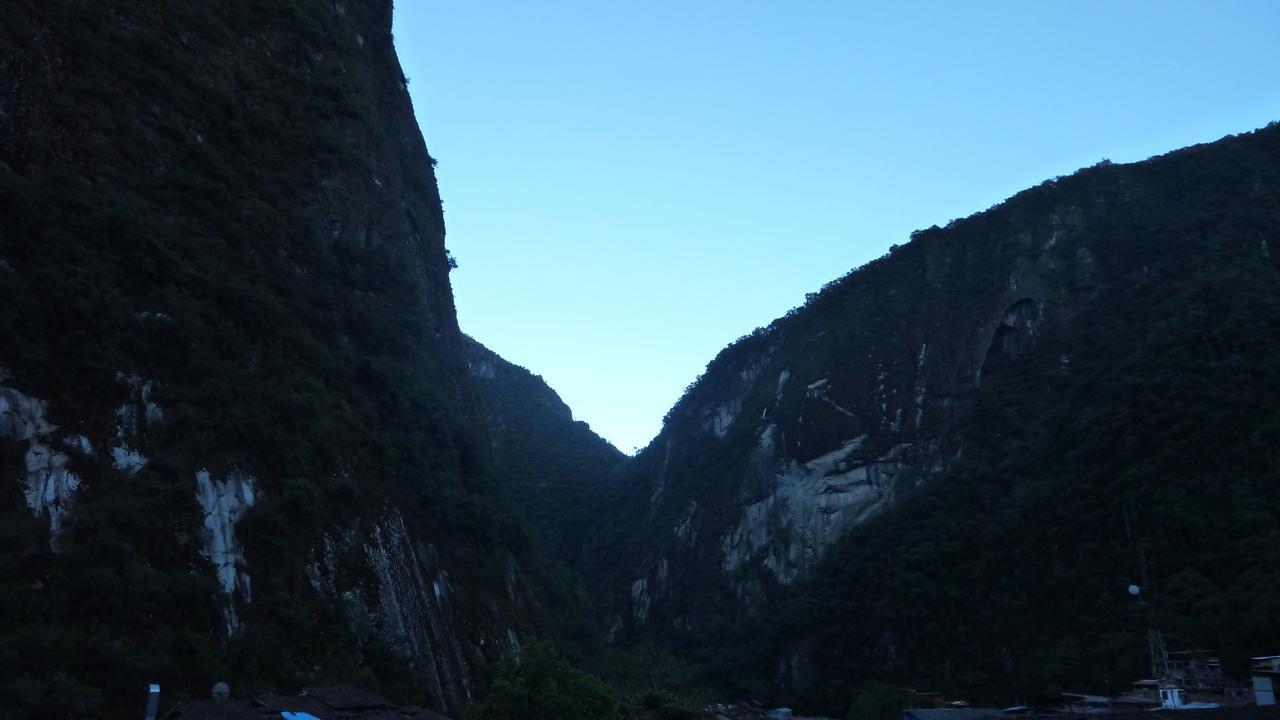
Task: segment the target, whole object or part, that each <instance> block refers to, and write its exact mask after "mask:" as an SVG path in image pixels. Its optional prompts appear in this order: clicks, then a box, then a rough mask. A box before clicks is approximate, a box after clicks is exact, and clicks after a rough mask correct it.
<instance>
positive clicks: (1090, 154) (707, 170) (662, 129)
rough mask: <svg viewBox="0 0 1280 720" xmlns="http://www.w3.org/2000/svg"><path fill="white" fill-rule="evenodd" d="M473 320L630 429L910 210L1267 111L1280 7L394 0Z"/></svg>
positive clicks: (604, 425) (982, 200)
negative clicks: (726, 348) (732, 344)
mask: <svg viewBox="0 0 1280 720" xmlns="http://www.w3.org/2000/svg"><path fill="white" fill-rule="evenodd" d="M394 32H395V38H396V47H397V50H398V52H399V55H400V61H401V64H402V66H403V68H404V71H405V74H406V75H407V76H408V77H409V79H410V85H409V90H410V93H411V94H412V97H413V103H414V109H415V112H416V114H417V118H418V122H419V125H420V126H421V128H422V131H423V135H424V137H425V138H426V142H427V147H428V149H429V151H430V153H431V155H432V157H434V158H436V159H437V160H438V161H439V165H438V167H437V169H436V173H437V178H438V180H439V183H440V193H441V196H442V198H443V201H444V212H445V224H446V232H447V237H446V244H447V246H448V247H449V250H450V251H451V252H452V253H453V255H454V256H455V257H456V258H457V261H458V265H459V267H458V269H457V270H455V271H454V272H453V274H452V281H453V289H454V295H455V298H456V302H457V307H458V318H459V321H460V323H461V325H462V329H463V330H464V331H465V332H467V333H468V334H470V335H471V336H472V337H474V338H476V339H477V340H479V341H480V342H482V343H484V344H485V345H486V346H488V347H489V348H490V349H492V350H494V351H495V352H497V353H498V354H500V355H502V356H503V357H504V358H506V359H507V360H509V361H511V362H513V363H516V364H517V365H522V366H524V367H526V368H528V369H529V370H531V371H532V372H534V373H536V374H539V375H541V376H542V377H543V378H544V379H545V380H546V381H547V383H548V384H550V385H551V387H553V388H554V389H555V390H556V391H557V392H558V393H559V394H560V396H561V398H563V399H564V401H565V402H566V403H567V404H568V405H569V406H570V407H571V408H572V409H573V412H574V416H575V418H577V419H579V420H585V421H586V422H588V423H590V425H591V427H592V429H593V430H595V431H596V432H597V433H599V434H601V435H602V436H604V437H605V438H606V439H608V440H610V441H611V442H613V443H614V444H615V445H617V446H618V448H619V449H621V450H623V451H625V452H632V451H634V450H635V449H637V448H640V447H643V446H645V445H647V444H648V442H649V441H650V440H651V439H652V438H653V436H654V435H655V434H656V433H657V432H658V430H659V429H660V427H661V423H662V417H663V416H664V415H665V414H666V412H667V410H668V409H669V408H670V407H671V405H672V404H674V402H675V401H676V400H677V399H678V398H679V397H680V395H681V394H682V393H683V391H684V388H685V386H686V385H688V384H689V383H690V382H691V381H693V380H694V378H696V377H697V376H698V374H699V373H700V372H701V371H702V370H703V369H704V368H705V367H706V364H707V363H708V362H709V361H710V360H711V358H713V357H714V356H715V354H716V353H717V352H719V351H720V349H722V348H723V347H724V346H725V345H727V344H729V343H730V342H732V341H733V340H734V339H736V338H738V337H740V336H742V335H744V334H747V333H749V332H750V331H751V330H753V329H754V328H756V327H758V326H761V325H767V324H768V323H769V322H770V321H771V320H772V319H773V318H775V317H778V316H779V315H783V314H785V313H786V311H787V310H788V309H790V308H792V307H794V306H796V305H800V304H802V303H803V302H804V295H805V293H807V292H812V291H814V290H817V289H818V288H819V287H820V286H821V285H822V284H823V283H825V282H828V281H830V280H832V279H834V278H836V277H838V276H840V275H842V274H844V273H845V272H846V271H848V270H849V269H850V268H852V267H856V266H858V265H861V264H862V263H864V262H865V261H867V260H869V259H872V258H875V257H878V256H880V255H882V254H884V252H886V251H887V249H888V247H889V246H890V245H891V244H894V243H902V242H905V241H906V240H907V237H908V235H909V234H910V233H911V231H912V230H915V229H918V228H925V227H929V226H930V225H934V224H939V225H941V224H945V223H946V222H947V221H949V220H951V219H953V218H957V217H964V216H967V215H970V214H972V213H974V212H978V211H980V210H984V209H986V208H988V207H990V206H992V205H994V204H996V203H998V202H1000V201H1001V200H1003V199H1005V198H1007V197H1008V196H1010V195H1012V194H1014V193H1015V192H1017V191H1019V190H1021V189H1023V188H1025V187H1029V186H1032V185H1036V184H1038V183H1040V182H1041V181H1043V180H1045V179H1047V178H1050V177H1054V176H1057V175H1065V174H1069V173H1071V172H1073V171H1074V170H1076V169H1078V168H1080V167H1084V166H1088V165H1092V164H1094V163H1096V162H1098V161H1099V160H1102V159H1104V158H1106V159H1109V160H1112V161H1114V162H1130V161H1136V160H1141V159H1145V158H1147V157H1150V156H1152V155H1156V154H1160V153H1163V152H1166V151H1169V150H1172V149H1175V148H1177V147H1181V146H1185V145H1190V144H1194V143H1198V142H1207V141H1211V140H1215V139H1217V138H1219V137H1222V136H1223V135H1227V134H1231V133H1238V132H1243V131H1247V130H1252V129H1255V128H1258V127H1261V126H1264V125H1266V124H1267V123H1268V122H1270V121H1273V120H1280V79H1277V78H1278V77H1280V76H1277V75H1276V71H1277V70H1278V69H1280V2H1275V1H1274V0H1260V1H1258V2H1248V1H1245V0H1203V1H1201V2H1176V1H1173V0H1170V1H1165V2H1155V1H1152V2H1125V1H1123V0H1108V1H1106V2H1091V1H1089V0H1070V1H1057V0H1043V1H1038V2H959V1H953V2H858V1H855V0H844V1H842V2H817V1H807V0H788V1H786V2H784V1H782V0H775V1H773V2H755V1H753V0H735V1H732V2H729V1H718V0H706V1H699V0H644V1H643V2H639V1H630V2H622V1H621V0H592V1H590V2H577V1H574V0H557V1H556V2H550V3H531V2H525V1H520V2H514V1H513V2H491V1H487V0H468V1H467V2H448V3H446V2H435V1H431V0H398V1H397V2H396V13H395V27H394Z"/></svg>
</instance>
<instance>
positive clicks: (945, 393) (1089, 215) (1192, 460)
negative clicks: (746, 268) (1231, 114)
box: [586, 126, 1280, 714]
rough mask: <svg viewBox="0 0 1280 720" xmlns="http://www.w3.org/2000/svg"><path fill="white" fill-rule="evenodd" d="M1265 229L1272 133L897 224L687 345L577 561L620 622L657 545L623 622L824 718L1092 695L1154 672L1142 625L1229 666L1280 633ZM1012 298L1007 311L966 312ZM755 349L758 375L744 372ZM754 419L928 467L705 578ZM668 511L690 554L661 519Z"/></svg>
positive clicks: (1276, 195)
mask: <svg viewBox="0 0 1280 720" xmlns="http://www.w3.org/2000/svg"><path fill="white" fill-rule="evenodd" d="M1278 246H1280V127H1277V126H1272V127H1268V128H1266V129H1264V130H1260V131H1258V132H1255V133H1251V134H1246V135H1241V136H1237V137H1232V138H1227V139H1224V140H1222V141H1220V142H1218V143H1213V144H1209V145H1204V146H1197V147H1194V148H1189V149H1186V150H1182V151H1178V152H1175V153H1171V154H1170V155H1167V156H1163V157H1160V158H1155V159H1152V160H1151V161H1148V162H1145V163H1138V164H1134V165H1124V166H1122V165H1112V164H1109V163H1102V164H1100V165H1099V166H1096V167H1094V168H1089V169H1086V170H1083V171H1081V172H1079V173H1077V174H1075V175H1073V176H1071V177H1066V178H1060V179H1056V180H1054V181H1049V182H1046V183H1045V184H1044V185H1042V186H1040V187H1037V188H1033V189H1031V190H1028V191H1026V192H1024V193H1020V194H1019V195H1017V196H1015V197H1014V198H1011V199H1010V200H1009V201H1007V202H1006V203H1003V204H1001V205H1000V206H997V207H996V208H993V209H992V210H989V211H987V212H984V213H980V214H978V215H975V216H974V217H972V218H969V219H965V220H960V221H956V222H954V223H952V224H950V225H949V226H948V227H946V228H932V229H929V230H926V231H923V232H920V233H917V234H916V235H915V236H914V237H913V239H912V241H911V242H910V243H907V244H905V245H903V246H901V247H898V248H895V249H894V250H893V251H892V252H891V253H890V254H889V255H887V256H886V257H884V258H882V259H880V260H878V261H876V262H873V263H871V264H869V265H868V266H866V267H864V268H861V269H859V270H857V271H855V272H852V273H850V274H849V275H847V276H845V277H844V278H842V279H840V280H839V281H837V282H834V283H832V284H830V285H828V286H827V287H825V288H823V290H822V291H821V292H818V293H815V294H813V295H811V296H810V298H809V301H808V302H807V303H806V305H805V306H804V307H803V308H800V309H797V310H796V311H793V312H792V313H790V314H788V316H787V317H785V318H780V319H779V320H778V321H776V322H775V323H773V324H772V325H770V326H769V327H768V328H764V329H762V330H760V331H758V332H757V333H754V334H752V335H750V336H748V337H745V338H743V339H742V340H740V341H739V342H738V343H736V344H735V345H733V346H732V347H730V348H728V349H726V350H725V351H724V352H723V353H721V355H720V356H718V357H717V358H716V359H715V360H714V361H713V362H712V363H711V364H710V365H709V366H708V369H707V372H706V373H705V374H704V376H703V377H702V378H701V379H700V380H699V382H697V383H695V384H694V385H692V386H691V387H690V388H689V391H688V392H687V394H686V396H685V397H684V398H683V399H682V400H681V402H680V403H679V404H677V406H676V407H675V408H673V410H672V412H671V414H669V415H668V418H667V423H666V427H665V428H664V432H663V434H662V435H660V436H659V437H658V438H657V440H656V441H655V443H654V444H653V445H652V446H650V448H648V449H647V450H646V451H645V452H644V453H642V454H641V455H640V456H639V457H638V458H637V459H636V460H635V461H634V462H633V463H631V464H629V465H628V466H626V467H624V468H622V469H621V470H620V471H619V473H620V476H621V477H622V478H623V480H622V481H620V482H618V483H616V484H615V485H614V487H615V489H616V492H617V494H618V495H617V498H616V500H615V502H617V503H618V504H619V505H623V506H626V507H627V508H628V510H627V511H626V512H624V513H621V515H622V517H623V521H622V522H614V523H611V524H610V525H609V526H602V527H601V528H599V534H598V535H597V542H596V543H595V544H594V545H593V547H592V548H591V551H590V552H589V553H588V554H587V556H586V557H587V560H588V563H587V567H588V569H589V571H590V572H592V573H594V574H595V575H596V576H597V577H601V578H604V580H603V581H602V584H603V586H604V587H605V588H606V602H608V603H610V605H611V607H613V608H615V611H617V612H620V613H622V614H625V613H626V612H628V609H629V608H632V607H634V605H633V604H632V598H631V597H628V595H627V592H626V591H627V589H628V588H629V587H631V583H632V582H633V579H634V578H637V577H648V578H649V580H650V581H651V584H652V581H653V579H654V578H655V577H657V576H656V575H655V574H654V571H653V570H652V569H651V568H653V567H654V562H655V560H654V559H655V558H656V557H658V556H659V555H661V556H662V557H663V558H664V559H665V561H666V565H664V570H663V573H664V583H665V585H664V586H663V588H662V592H661V594H660V595H658V596H657V597H655V599H654V600H653V603H652V605H653V607H652V609H651V610H650V616H649V619H648V622H647V623H645V624H640V623H636V627H635V628H634V632H635V637H649V638H658V639H659V640H660V642H662V643H663V644H665V645H666V646H668V647H671V648H674V649H675V650H676V651H677V652H678V653H680V655H681V656H682V657H684V658H685V659H686V660H688V661H690V662H693V663H694V664H696V665H701V666H702V667H703V668H704V669H705V672H704V674H703V675H702V676H701V681H703V682H708V681H710V682H718V683H721V684H722V687H723V688H724V692H726V694H732V693H745V692H752V691H759V689H760V688H772V691H773V692H774V693H776V697H777V698H778V699H779V701H786V702H792V703H796V704H797V705H799V706H800V707H810V708H812V709H815V710H822V711H825V712H829V713H841V714H843V713H844V712H845V710H846V709H847V708H848V707H849V702H850V700H851V698H852V688H853V687H854V686H856V685H858V684H860V683H864V682H872V681H884V682H888V683H891V684H893V685H896V686H907V687H915V688H917V689H919V690H922V691H923V690H930V691H941V692H945V693H949V694H954V695H958V696H963V697H968V698H970V699H972V700H976V701H984V702H1006V701H1007V702H1015V701H1029V700H1036V699H1040V698H1045V697H1051V696H1053V694H1054V693H1055V692H1057V691H1059V690H1064V689H1069V690H1079V691H1106V690H1117V689H1120V688H1123V687H1125V686H1127V684H1128V683H1130V682H1132V681H1133V680H1135V679H1138V678H1140V677H1143V676H1145V675H1146V674H1147V673H1148V672H1149V670H1148V669H1147V668H1148V662H1147V658H1146V650H1147V642H1146V637H1147V631H1148V628H1151V627H1156V628H1159V629H1161V630H1162V631H1163V633H1164V636H1165V638H1166V639H1167V640H1168V642H1169V643H1170V645H1171V646H1173V647H1208V648H1214V649H1217V650H1218V651H1219V652H1221V654H1222V655H1223V657H1224V659H1226V661H1227V663H1228V669H1229V670H1232V671H1234V672H1236V673H1237V675H1238V674H1239V673H1240V672H1241V670H1242V663H1243V661H1244V658H1246V657H1248V656H1249V655H1250V654H1254V655H1256V654H1261V653H1273V652H1276V648H1277V647H1280V624H1277V621H1276V618H1277V617H1280V616H1278V615H1277V610H1280V606H1278V605H1277V602H1278V601H1277V598H1280V581H1278V580H1277V577H1280V576H1277V574H1276V573H1275V572H1274V568H1275V567H1276V561H1277V559H1280V558H1278V557H1277V553H1280V542H1278V541H1280V490H1278V489H1277V488H1280V485H1278V484H1277V479H1280V478H1277V477H1276V473H1277V467H1280V464H1278V462H1280V456H1277V450H1276V443H1275V438H1276V437H1278V435H1277V431H1280V385H1277V383H1276V380H1275V378H1276V377H1278V375H1277V372H1278V371H1280V366H1277V364H1276V363H1277V360H1276V357H1277V349H1278V348H1280V321H1278V320H1277V318H1280V315H1278V314H1277V311H1280V291H1277V288H1280V282H1278V281H1280V256H1278V255H1277V253H1276V248H1277V247H1278ZM1019 297H1024V298H1033V299H1034V300H1035V301H1037V302H1038V305H1037V306H1032V305H1028V304H1026V303H1025V302H1024V301H1023V300H1019V299H1018V298H1019ZM1026 307H1031V308H1033V310H1032V312H1038V313H1039V314H1038V315H1037V317H1036V320H1037V322H1038V325H1037V326H1036V328H1035V329H1034V330H1032V331H1026V332H1022V331H1018V330H1017V329H1016V328H1014V327H1012V326H1002V327H994V328H993V326H992V325H991V324H990V323H991V320H990V318H992V316H993V314H994V317H995V318H997V319H998V318H1000V317H1001V316H1002V315H1005V314H1007V313H1011V312H1020V311H1022V309H1023V308H1026ZM1035 307H1038V308H1039V310H1035V309H1034V308H1035ZM1006 308H1007V309H1006ZM997 322H998V320H997ZM975 326H976V327H978V331H976V332H975V331H974V330H973V329H972V328H974V327H975ZM984 327H986V328H992V329H994V333H992V331H991V330H987V331H985V332H986V334H985V335H984V334H983V330H982V329H983V328H984ZM926 342H927V344H928V352H929V358H930V359H931V361H935V360H936V358H938V357H941V358H943V361H942V362H941V363H940V364H939V366H930V365H927V364H922V362H923V361H922V360H920V359H921V358H924V350H923V349H922V348H923V345H924V344H925V343H926ZM988 343H989V346H988ZM753 367H759V368H763V369H762V370H760V371H759V373H758V374H759V376H760V377H762V378H765V379H764V380H761V381H759V382H757V383H756V384H755V385H754V386H752V385H747V386H745V388H746V389H741V388H743V387H744V386H743V381H742V380H741V379H740V378H744V377H748V374H744V373H748V371H751V369H752V368H753ZM783 369H786V370H789V371H790V372H791V373H793V374H794V375H796V376H798V377H802V378H804V381H805V382H809V381H811V380H813V379H815V378H827V379H829V384H830V386H831V387H833V388H837V389H836V390H832V393H833V395H832V397H834V398H835V399H836V401H837V402H838V403H839V404H840V406H841V408H842V409H848V411H846V412H840V411H836V412H832V411H829V410H822V409H821V408H816V407H815V406H816V403H814V402H812V401H811V400H812V398H813V395H812V394H809V395H807V396H806V397H807V398H808V399H804V398H801V399H791V398H790V397H789V396H787V395H785V394H784V393H783V392H782V391H780V390H777V391H775V387H777V386H779V384H780V383H779V382H778V381H777V380H776V379H777V378H778V377H779V372H780V371H781V370H783ZM975 369H976V370H977V372H976V373H975V372H974V371H975ZM752 372H754V371H752ZM913 373H914V374H913ZM979 377H980V381H977V380H976V378H979ZM877 379H878V380H879V382H880V386H881V387H887V388H890V390H888V391H887V393H886V394H884V395H880V396H873V395H872V390H874V389H875V387H876V381H877ZM923 386H927V388H928V390H927V392H928V394H927V395H921V397H925V398H926V401H927V402H926V403H925V404H923V405H917V406H914V407H913V406H912V405H911V404H910V402H911V399H912V395H913V391H916V389H918V388H920V387H923ZM894 387H897V388H899V390H898V391H897V392H896V394H895V391H894V390H892V388H894ZM775 392H776V397H775ZM837 392H839V393H842V394H839V395H836V394H835V393H837ZM921 392H922V391H921ZM734 393H739V397H741V398H742V399H741V412H740V414H739V417H741V418H752V419H753V420H752V421H751V422H748V423H745V424H744V423H736V424H735V425H734V426H733V427H731V428H730V429H729V430H728V431H727V432H726V433H725V434H724V436H723V437H716V436H714V435H713V434H711V433H710V432H709V431H708V430H706V429H705V428H706V423H707V421H706V419H705V418H707V417H709V416H710V413H711V412H712V411H713V410H714V408H715V407H717V403H722V402H724V398H726V397H733V396H734ZM801 403H807V404H801ZM882 403H883V404H882ZM915 407H922V408H924V412H923V414H922V417H923V423H922V424H920V425H919V426H918V427H911V424H910V417H911V415H912V411H913V410H914V409H915ZM899 409H902V410H905V411H906V412H905V413H903V415H905V417H906V418H907V420H906V421H903V422H901V423H899V422H895V421H894V418H895V410H899ZM819 410H822V412H825V414H820V413H819V412H818V411H819ZM801 416H802V417H803V420H801V419H800V418H801ZM899 417H901V416H899ZM754 418H764V419H763V420H759V421H755V420H754ZM766 423H773V424H776V425H778V426H779V427H782V428H783V435H784V436H785V437H786V438H787V439H788V442H789V443H792V445H789V446H788V449H787V453H788V456H789V457H794V458H798V459H799V460H800V461H804V460H806V459H808V458H811V457H814V456H816V455H819V454H821V453H823V452H825V451H826V450H828V449H830V448H831V447H832V446H833V445H834V446H837V447H838V446H839V442H840V440H841V439H843V438H850V437H854V436H857V435H859V434H866V440H865V443H866V445H868V446H869V447H872V448H873V450H872V452H871V453H870V454H872V455H874V453H878V452H880V451H881V450H882V449H883V448H885V447H890V446H892V445H893V444H895V443H910V444H911V447H910V452H919V453H921V454H920V455H918V456H917V457H919V458H920V460H918V461H916V462H918V463H919V465H921V466H924V467H928V466H929V465H930V464H931V463H933V462H934V459H935V458H943V459H945V467H944V469H943V471H942V472H940V473H938V474H933V475H930V474H928V473H922V472H920V471H907V472H906V473H905V474H903V475H902V476H900V477H899V480H898V482H897V484H896V486H895V487H894V488H893V489H892V492H893V494H894V496H895V497H894V500H893V502H892V503H890V504H889V505H888V509H887V510H885V511H883V512H881V513H880V514H879V515H878V516H876V517H875V518H873V519H872V520H871V521H869V522H866V523H864V524H863V525H861V526H859V527H857V528H856V529H855V530H853V531H852V532H851V533H849V534H848V535H847V536H846V537H844V538H843V540H841V541H840V542H839V543H837V544H836V545H835V546H833V547H832V548H831V549H829V550H828V551H827V552H826V554H825V555H824V557H823V559H822V561H821V562H820V563H819V564H818V565H817V566H816V567H814V568H813V569H812V570H811V572H809V573H808V574H807V579H804V580H801V581H799V582H796V583H794V584H792V585H789V586H788V585H781V584H779V583H778V582H777V581H776V579H775V578H774V576H773V575H772V573H771V572H769V571H767V570H766V569H765V568H764V566H763V565H762V564H760V563H752V564H748V565H747V566H745V567H742V568H739V569H737V570H736V571H735V572H733V573H728V574H727V573H725V572H724V571H722V570H721V568H720V559H721V555H720V548H719V541H720V538H721V537H723V536H724V533H725V532H726V531H727V529H728V527H730V526H731V524H732V523H733V522H735V521H736V519H737V517H738V510H739V507H740V506H739V503H745V502H747V501H749V499H750V498H752V497H759V496H760V495H761V494H763V493H767V492H768V488H769V486H770V483H771V479H770V477H771V476H770V475H768V474H767V472H762V471H761V470H760V469H759V466H758V460H757V458H758V457H759V450H758V448H759V438H760V437H761V434H762V430H761V427H762V426H764V425H765V424H766ZM899 425H901V429H898V428H899ZM905 457H906V458H907V463H908V465H909V464H910V463H911V462H913V461H912V459H911V456H905ZM744 498H746V500H744ZM691 503H696V507H697V511H698V515H697V516H696V517H697V518H699V521H700V523H701V524H700V525H699V527H698V531H699V535H698V537H702V538H706V540H704V541H702V542H699V543H696V544H693V545H689V544H687V543H685V544H682V543H681V542H678V541H676V540H673V539H672V538H671V528H672V527H673V526H675V527H678V526H679V523H680V517H681V512H682V511H684V509H685V508H686V507H692V505H691ZM775 537H777V538H783V537H784V536H783V535H782V533H779V535H778V536H775ZM618 557H624V558H629V560H630V562H629V563H627V562H623V563H619V562H617V558H618ZM667 567H669V568H670V569H669V571H668V570H667V569H666V568H667ZM646 573H647V574H646ZM1131 583H1135V584H1141V585H1143V586H1144V587H1145V588H1146V589H1145V591H1144V597H1145V599H1146V604H1144V605H1139V604H1138V603H1137V602H1136V601H1135V600H1134V599H1133V598H1132V597H1131V596H1129V595H1128V594H1127V592H1126V588H1127V586H1128V585H1129V584H1131ZM747 648H750V650H749V651H747V650H745V649H747Z"/></svg>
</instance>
